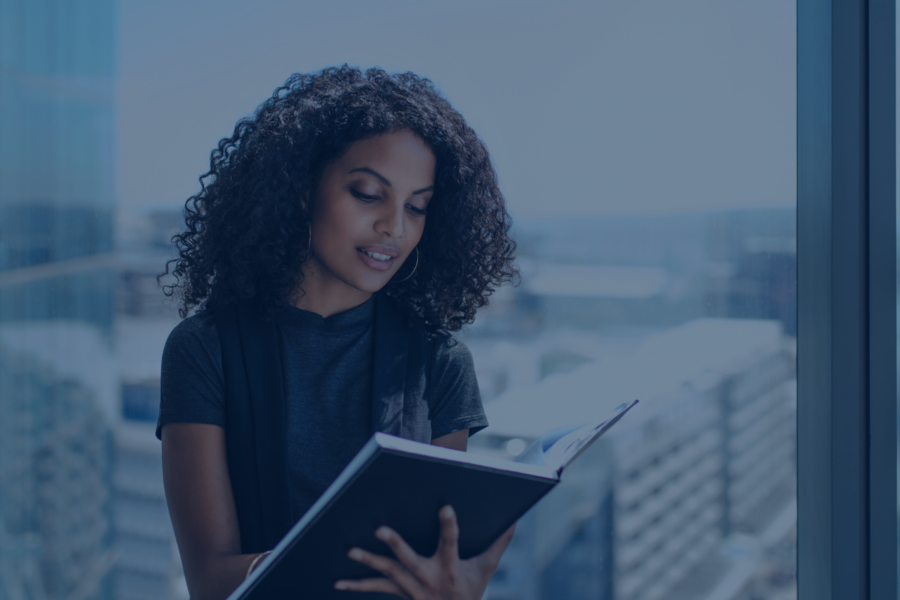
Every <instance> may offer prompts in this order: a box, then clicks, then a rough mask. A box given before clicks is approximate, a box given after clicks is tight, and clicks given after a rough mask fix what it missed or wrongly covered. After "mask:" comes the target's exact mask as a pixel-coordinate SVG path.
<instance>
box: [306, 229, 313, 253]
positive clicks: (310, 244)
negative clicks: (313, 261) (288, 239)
mask: <svg viewBox="0 0 900 600" xmlns="http://www.w3.org/2000/svg"><path fill="white" fill-rule="evenodd" d="M306 226H307V227H309V242H308V243H307V244H306V258H309V255H310V254H311V251H312V223H307V224H306Z"/></svg>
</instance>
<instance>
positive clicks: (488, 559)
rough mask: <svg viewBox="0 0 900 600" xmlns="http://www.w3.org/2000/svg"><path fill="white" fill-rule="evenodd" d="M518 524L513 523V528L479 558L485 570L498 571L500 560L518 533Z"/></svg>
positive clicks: (504, 533)
mask: <svg viewBox="0 0 900 600" xmlns="http://www.w3.org/2000/svg"><path fill="white" fill-rule="evenodd" d="M517 524H518V521H517V522H516V523H513V524H512V526H511V527H510V528H509V529H507V530H506V531H505V532H503V535H501V536H500V537H498V538H497V539H496V540H495V541H494V543H493V544H491V545H490V547H489V548H488V549H487V550H485V551H484V552H483V553H482V554H481V556H479V557H478V558H479V559H480V562H481V563H482V566H483V567H484V568H485V569H488V570H490V571H491V572H493V571H495V570H496V569H497V565H499V564H500V558H501V557H502V556H503V553H504V552H506V549H507V548H508V547H509V543H510V542H511V541H512V539H513V534H515V533H516V525H517Z"/></svg>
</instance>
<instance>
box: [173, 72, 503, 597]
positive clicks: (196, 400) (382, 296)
mask: <svg viewBox="0 0 900 600" xmlns="http://www.w3.org/2000/svg"><path fill="white" fill-rule="evenodd" d="M186 221H187V231H186V232H185V233H183V234H181V235H179V236H176V237H175V240H174V241H175V242H176V244H177V246H178V249H179V258H177V259H176V260H175V261H173V262H174V269H173V271H172V272H173V274H174V275H175V276H176V277H177V278H178V281H177V283H176V285H174V286H169V287H167V288H166V293H167V294H170V295H172V294H175V295H177V297H178V298H179V300H180V313H181V316H182V317H187V318H186V319H184V320H183V321H182V322H181V323H180V324H179V325H178V326H177V327H176V328H175V329H174V330H173V332H172V333H171V335H170V336H169V340H168V342H167V343H166V348H165V352H164V355H163V367H162V402H161V407H160V417H159V424H158V427H157V436H159V437H160V439H161V440H162V446H163V469H164V479H165V488H166V499H167V502H168V504H169V510H170V513H171V516H172V523H173V526H174V529H175V535H176V539H177V542H178V547H179V551H180V553H181V557H182V562H183V564H184V569H185V576H186V578H187V583H188V588H189V590H190V592H191V597H192V598H195V599H196V600H202V599H205V598H224V597H226V596H227V595H228V594H229V593H230V592H231V591H232V590H234V588H235V587H237V586H238V585H239V584H240V582H241V581H242V580H243V579H244V578H245V577H246V576H248V575H249V573H250V572H251V571H252V569H253V567H254V566H255V565H256V564H258V562H259V560H260V559H261V558H262V557H263V556H264V555H265V553H266V551H267V550H271V548H272V547H273V546H274V544H275V543H277V541H278V539H279V538H280V537H281V536H283V535H284V534H285V533H286V532H287V530H288V529H289V528H290V526H291V525H292V524H293V523H294V522H295V521H296V520H297V519H299V517H300V516H302V514H303V513H304V512H305V511H306V510H307V509H308V508H309V507H310V506H311V505H312V503H313V502H314V501H315V500H316V498H318V496H319V495H321V494H322V492H324V490H325V489H326V488H327V486H328V485H329V484H330V483H331V482H332V481H333V480H334V479H335V477H337V475H338V474H339V473H340V471H341V470H342V469H343V468H344V467H345V466H346V465H347V463H348V462H349V461H350V459H351V458H352V457H353V456H354V455H355V454H356V453H357V451H358V450H359V449H360V448H361V447H362V446H363V445H364V444H365V442H366V441H367V440H368V438H369V437H370V436H371V434H372V432H373V431H374V430H380V431H386V432H389V433H394V434H397V435H403V436H405V437H408V438H411V439H416V440H418V441H422V442H426V443H427V442H430V443H432V444H435V445H439V446H444V447H447V448H454V449H458V450H465V449H466V441H467V438H468V436H469V435H471V434H472V433H474V432H475V431H477V430H479V429H481V428H483V427H485V426H486V425H487V421H486V419H485V417H484V412H483V410H482V407H481V399H480V396H479V394H478V386H477V382H476V381H475V376H474V372H473V368H472V359H471V355H470V353H469V352H468V350H467V349H466V348H465V346H464V345H463V344H462V343H459V342H456V341H455V340H453V338H451V337H450V336H449V334H448V333H447V332H450V331H457V330H459V329H460V327H462V325H463V324H465V323H470V322H472V320H473V318H474V315H475V311H476V309H478V308H479V307H481V306H484V305H485V304H486V303H487V299H488V296H489V295H490V293H491V292H493V291H494V289H495V288H496V286H498V285H500V284H501V283H503V282H507V281H510V280H512V279H514V278H515V277H516V276H517V273H516V270H515V268H514V267H513V264H512V261H513V251H514V249H515V244H514V243H513V241H512V239H511V238H510V237H509V235H508V231H509V227H510V218H509V215H508V213H507V211H506V207H505V203H504V200H503V197H502V195H501V194H500V191H499V189H498V187H497V181H496V175H495V173H494V170H493V167H492V165H491V162H490V158H489V156H488V153H487V150H486V149H485V147H484V145H483V144H482V143H481V141H480V140H479V139H478V138H477V137H476V135H475V133H474V132H473V131H472V129H471V128H469V127H468V125H466V123H465V121H464V120H463V118H462V116H461V115H460V114H459V113H458V112H456V111H455V110H454V109H453V108H452V107H451V106H450V104H449V103H448V102H447V101H446V100H445V99H444V98H443V97H442V96H441V95H440V94H439V93H438V92H437V91H436V90H435V89H434V87H433V86H432V84H431V83H430V82H429V81H428V80H426V79H423V78H420V77H417V76H415V75H413V74H410V73H407V74H401V75H388V74H387V73H385V72H384V71H381V70H378V69H371V70H368V71H366V72H365V73H363V72H361V71H359V70H357V69H352V68H349V67H347V66H344V67H342V68H337V69H326V70H324V71H322V72H321V73H318V74H314V75H301V74H297V75H294V76H292V77H291V78H290V79H288V81H287V82H286V83H285V85H284V86H283V87H280V88H278V89H277V90H276V91H275V93H274V94H273V96H272V97H271V98H270V99H269V100H267V101H266V102H265V103H264V104H262V105H261V106H260V107H259V108H258V109H257V111H256V113H255V114H254V116H253V117H252V118H249V119H244V120H242V121H240V122H239V123H238V124H237V126H236V128H235V131H234V135H233V136H232V137H231V138H226V139H224V140H222V141H221V142H220V143H219V145H218V148H217V149H216V150H215V151H213V153H212V157H211V167H210V171H209V173H207V174H206V175H205V176H204V177H202V178H201V191H200V193H199V194H197V195H196V196H193V197H192V198H190V199H189V200H188V202H187V204H186ZM167 272H168V269H167ZM194 308H199V310H198V311H197V312H196V314H194V315H193V316H188V314H189V313H190V312H191V310H192V309H194ZM397 365H401V368H399V369H398V368H397ZM439 518H440V520H441V527H442V529H441V532H442V533H441V542H440V546H439V549H438V552H437V553H436V554H435V555H434V556H432V557H421V556H418V555H416V554H415V552H413V551H412V550H411V549H410V548H409V547H408V546H407V545H406V544H405V542H404V541H403V540H402V539H400V537H399V536H398V535H396V533H394V532H392V531H391V530H389V529H387V528H385V527H382V528H380V529H379V530H378V531H377V532H376V535H377V536H378V537H379V538H380V539H382V540H383V541H384V542H385V543H386V544H387V545H388V546H389V547H390V549H391V550H392V551H393V552H394V557H393V558H391V557H386V556H376V555H373V554H370V553H367V552H363V551H361V550H358V549H352V550H351V552H350V556H351V558H353V559H354V560H359V561H360V562H362V563H364V564H367V565H369V566H371V567H372V568H374V569H376V570H377V571H380V572H381V573H383V574H384V577H382V578H373V579H366V580H360V581H339V582H336V583H335V586H336V587H337V588H338V589H346V590H357V591H379V592H386V593H390V594H395V595H398V596H402V597H406V598H415V599H419V598H455V599H463V598H480V597H481V595H482V593H483V591H484V589H485V587H486V585H487V582H488V580H489V579H490V577H491V575H492V574H493V572H494V570H495V569H496V567H497V563H498V562H499V559H500V555H501V554H502V552H503V550H504V549H505V548H506V545H507V544H508V543H509V540H510V538H511V536H512V531H511V530H510V531H509V532H507V534H506V535H504V536H503V537H502V538H501V539H500V540H498V541H497V543H495V544H494V546H492V547H491V548H490V549H489V550H488V551H486V552H485V554H483V555H481V556H479V557H475V558H473V559H471V560H467V561H460V560H459V557H458V553H457V550H456V545H455V544H456V536H457V534H458V529H457V526H456V520H455V516H454V515H453V511H452V508H450V507H445V508H444V509H442V510H441V512H440V515H439ZM298 592H299V595H298V597H302V590H298Z"/></svg>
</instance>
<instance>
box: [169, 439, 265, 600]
mask: <svg viewBox="0 0 900 600" xmlns="http://www.w3.org/2000/svg"><path fill="white" fill-rule="evenodd" d="M162 459H163V481H164V483H165V489H166V502H167V503H168V505H169V514H170V515H171V517H172V526H173V527H174V529H175V540H176V541H177V542H178V550H179V552H180V553H181V562H182V564H183V565H184V575H185V579H186V580H187V585H188V591H189V592H190V594H191V598H192V599H193V600H221V599H224V598H226V597H227V596H228V595H229V594H230V593H231V592H233V591H234V590H235V588H237V586H238V585H240V583H241V582H242V581H243V580H244V578H245V576H246V575H247V569H248V568H249V566H250V563H251V562H253V559H254V558H256V556H257V555H256V554H241V533H240V529H239V528H238V518H237V510H236V509H235V506H234V496H233V494H232V491H231V478H230V477H229V475H228V463H227V459H226V456H225V430H224V429H222V428H221V427H219V426H217V425H206V424H202V423H169V424H167V425H165V426H163V428H162Z"/></svg>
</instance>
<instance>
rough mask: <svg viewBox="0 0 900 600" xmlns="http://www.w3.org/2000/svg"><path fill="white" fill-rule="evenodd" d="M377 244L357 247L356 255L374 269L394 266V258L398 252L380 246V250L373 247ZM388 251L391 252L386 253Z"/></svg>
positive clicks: (385, 268)
mask: <svg viewBox="0 0 900 600" xmlns="http://www.w3.org/2000/svg"><path fill="white" fill-rule="evenodd" d="M375 248H377V246H366V247H364V248H357V249H356V255H357V256H359V259H360V260H361V261H363V263H365V265H366V266H368V267H371V268H372V269H375V270H376V271H387V270H388V269H390V268H391V267H392V266H394V258H396V257H397V256H398V255H399V253H398V252H397V250H396V249H394V248H390V250H388V249H389V247H385V246H382V247H381V250H380V251H379V250H377V249H375ZM388 251H390V252H392V254H388Z"/></svg>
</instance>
